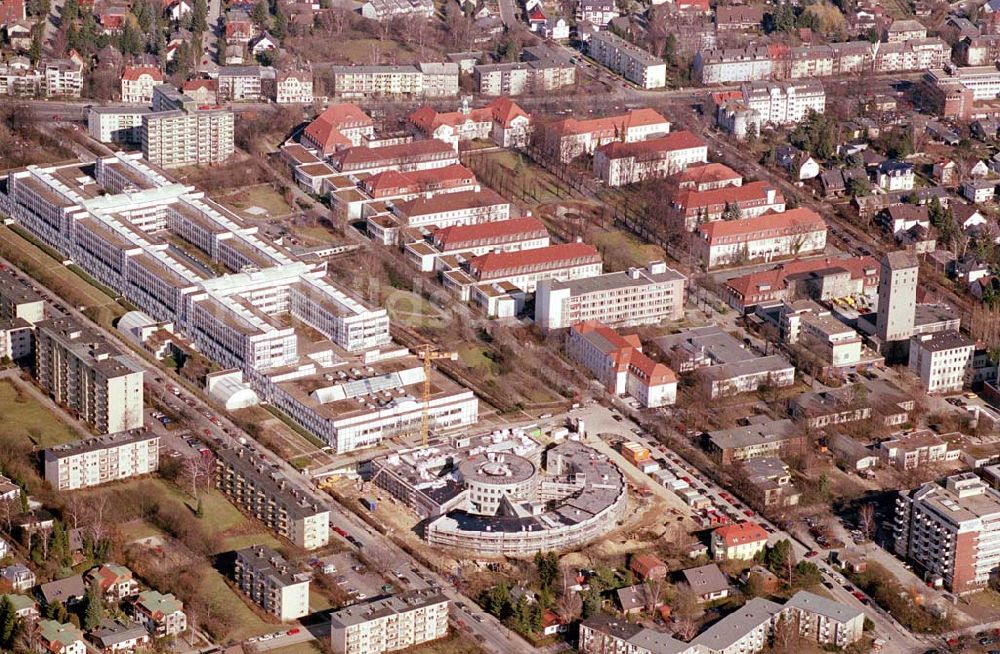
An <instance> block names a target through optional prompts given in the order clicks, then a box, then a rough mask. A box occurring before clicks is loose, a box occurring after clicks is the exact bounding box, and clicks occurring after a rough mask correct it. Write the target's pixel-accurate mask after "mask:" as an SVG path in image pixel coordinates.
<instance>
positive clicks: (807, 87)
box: [716, 81, 826, 138]
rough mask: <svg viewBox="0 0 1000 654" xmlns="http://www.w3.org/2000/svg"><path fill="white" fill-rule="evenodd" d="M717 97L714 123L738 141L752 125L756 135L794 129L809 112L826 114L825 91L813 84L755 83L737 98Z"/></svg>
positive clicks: (741, 90) (743, 88) (819, 84)
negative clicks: (771, 127) (771, 129)
mask: <svg viewBox="0 0 1000 654" xmlns="http://www.w3.org/2000/svg"><path fill="white" fill-rule="evenodd" d="M732 95H735V96H736V97H735V98H731V96H732ZM716 96H721V98H720V100H719V104H718V108H717V113H716V122H718V124H719V126H720V127H721V128H722V129H724V130H726V131H727V132H729V133H731V134H734V135H736V136H737V138H746V136H747V135H748V131H749V129H750V126H751V125H752V126H753V128H754V129H755V130H756V131H757V132H758V133H759V132H760V130H761V129H763V128H764V127H765V126H768V125H795V124H798V123H800V122H802V120H804V119H805V118H806V116H808V115H809V113H810V112H814V113H818V114H821V113H823V112H824V111H825V110H826V91H825V90H824V88H823V84H822V83H821V82H816V81H804V82H783V83H779V82H764V81H754V82H750V83H749V84H744V85H743V86H742V88H741V89H740V91H739V93H737V94H716Z"/></svg>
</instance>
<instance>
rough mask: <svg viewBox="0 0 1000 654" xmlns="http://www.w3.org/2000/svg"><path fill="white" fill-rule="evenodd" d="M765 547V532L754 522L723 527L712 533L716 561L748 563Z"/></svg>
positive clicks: (712, 545)
mask: <svg viewBox="0 0 1000 654" xmlns="http://www.w3.org/2000/svg"><path fill="white" fill-rule="evenodd" d="M766 545H767V532H766V531H764V528H763V527H761V526H760V525H758V524H757V523H756V522H740V523H737V524H732V525H725V526H723V527H719V528H717V529H716V530H715V531H713V532H712V542H711V550H712V557H713V558H714V559H715V560H716V561H750V560H752V559H753V558H754V557H755V556H757V554H758V552H761V551H762V550H763V549H764V547H765V546H766Z"/></svg>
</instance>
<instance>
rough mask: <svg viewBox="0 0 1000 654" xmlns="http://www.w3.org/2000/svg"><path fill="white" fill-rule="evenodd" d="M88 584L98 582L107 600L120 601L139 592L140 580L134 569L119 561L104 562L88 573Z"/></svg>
mask: <svg viewBox="0 0 1000 654" xmlns="http://www.w3.org/2000/svg"><path fill="white" fill-rule="evenodd" d="M86 582H87V583H88V584H97V588H98V590H100V591H101V594H102V596H103V597H104V599H105V600H106V601H109V602H112V603H118V602H120V601H121V600H123V599H126V598H129V597H135V596H136V595H138V594H139V582H138V581H136V579H135V577H134V575H133V574H132V571H131V570H129V569H128V568H126V567H125V566H123V565H118V564H117V563H104V564H102V565H100V566H98V567H96V568H92V569H91V570H90V571H89V572H87V575H86Z"/></svg>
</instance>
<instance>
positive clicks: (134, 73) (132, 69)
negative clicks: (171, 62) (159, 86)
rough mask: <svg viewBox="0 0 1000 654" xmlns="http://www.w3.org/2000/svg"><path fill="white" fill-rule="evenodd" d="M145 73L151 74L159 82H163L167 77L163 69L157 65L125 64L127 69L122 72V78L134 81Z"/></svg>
mask: <svg viewBox="0 0 1000 654" xmlns="http://www.w3.org/2000/svg"><path fill="white" fill-rule="evenodd" d="M143 75H149V76H150V77H152V78H153V79H154V80H156V81H158V82H162V81H163V80H164V79H165V78H164V76H163V71H162V70H160V69H159V68H157V67H156V66H125V70H124V71H123V72H122V79H123V80H125V81H129V82H134V81H136V80H138V79H139V78H140V77H142V76H143Z"/></svg>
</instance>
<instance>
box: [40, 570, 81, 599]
mask: <svg viewBox="0 0 1000 654" xmlns="http://www.w3.org/2000/svg"><path fill="white" fill-rule="evenodd" d="M38 592H39V593H40V594H41V596H42V599H43V600H44V601H45V604H46V606H49V605H52V604H54V603H56V602H59V603H61V604H62V605H63V606H73V605H74V604H77V603H78V602H80V601H82V600H83V597H84V596H85V595H86V594H87V588H86V587H85V586H84V585H83V577H81V576H80V575H78V574H76V575H72V576H70V577H66V578H65V579H59V580H56V581H50V582H48V583H47V584H42V585H41V586H39V587H38Z"/></svg>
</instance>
